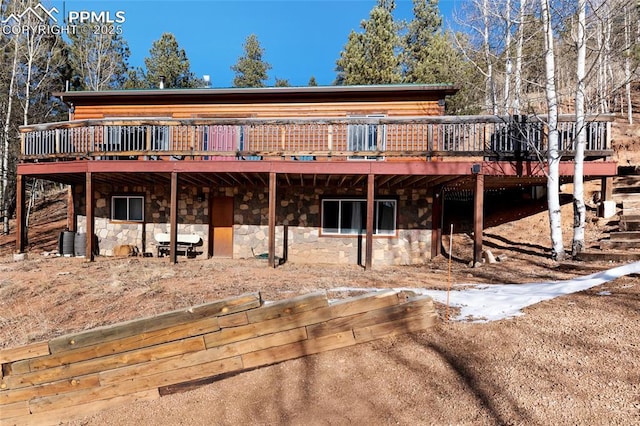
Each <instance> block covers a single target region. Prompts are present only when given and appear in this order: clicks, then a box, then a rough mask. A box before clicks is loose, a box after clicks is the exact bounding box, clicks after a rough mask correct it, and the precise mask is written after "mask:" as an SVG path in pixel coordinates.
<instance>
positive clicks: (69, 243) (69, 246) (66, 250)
mask: <svg viewBox="0 0 640 426" xmlns="http://www.w3.org/2000/svg"><path fill="white" fill-rule="evenodd" d="M75 237H76V233H75V232H72V231H64V232H62V233H61V234H60V239H61V240H62V241H61V243H60V249H61V250H60V254H61V255H62V256H73V246H74V244H75Z"/></svg>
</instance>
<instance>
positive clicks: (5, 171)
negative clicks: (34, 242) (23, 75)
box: [0, 39, 18, 234]
mask: <svg viewBox="0 0 640 426" xmlns="http://www.w3.org/2000/svg"><path fill="white" fill-rule="evenodd" d="M12 42H13V64H12V66H11V77H10V79H9V93H8V94H7V110H6V111H5V114H6V118H5V122H4V128H3V131H2V142H3V144H2V145H3V146H2V188H0V189H1V191H2V194H0V198H1V200H2V212H3V221H2V222H3V223H2V232H3V233H4V234H8V233H9V194H8V193H7V192H8V189H9V154H10V153H9V141H10V140H11V115H12V113H13V98H14V96H15V89H14V86H15V81H16V73H17V69H18V41H17V40H16V39H14V40H12Z"/></svg>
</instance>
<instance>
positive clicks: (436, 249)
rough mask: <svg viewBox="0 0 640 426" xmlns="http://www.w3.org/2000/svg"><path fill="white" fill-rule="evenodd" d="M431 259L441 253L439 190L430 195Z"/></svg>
mask: <svg viewBox="0 0 640 426" xmlns="http://www.w3.org/2000/svg"><path fill="white" fill-rule="evenodd" d="M431 199H432V201H431V259H435V258H436V257H438V256H440V254H441V253H442V251H441V249H442V203H443V199H442V194H441V192H440V189H439V188H433V191H432V193H431Z"/></svg>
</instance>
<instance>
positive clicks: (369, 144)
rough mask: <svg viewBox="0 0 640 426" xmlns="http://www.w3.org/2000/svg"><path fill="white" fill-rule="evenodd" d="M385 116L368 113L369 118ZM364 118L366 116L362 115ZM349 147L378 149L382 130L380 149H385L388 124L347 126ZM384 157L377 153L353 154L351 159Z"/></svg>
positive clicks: (351, 148)
mask: <svg viewBox="0 0 640 426" xmlns="http://www.w3.org/2000/svg"><path fill="white" fill-rule="evenodd" d="M374 117H378V118H379V117H384V116H383V115H368V116H367V118H374ZM360 118H364V117H360ZM347 130H348V136H347V149H348V150H349V151H377V150H378V132H379V131H380V130H381V131H382V134H381V135H380V137H381V140H382V144H381V146H380V150H382V151H384V149H385V145H386V136H387V135H386V133H387V128H386V126H384V125H383V126H379V125H377V124H349V125H348V126H347ZM382 158H383V157H378V156H375V155H371V156H369V155H367V156H361V155H352V156H350V157H349V159H350V160H379V159H382Z"/></svg>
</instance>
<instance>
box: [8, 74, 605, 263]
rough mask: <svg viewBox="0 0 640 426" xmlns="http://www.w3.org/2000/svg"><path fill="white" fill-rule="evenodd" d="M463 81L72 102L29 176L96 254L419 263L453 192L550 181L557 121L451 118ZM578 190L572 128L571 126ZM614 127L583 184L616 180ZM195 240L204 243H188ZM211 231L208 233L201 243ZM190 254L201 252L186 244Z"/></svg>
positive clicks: (478, 200)
mask: <svg viewBox="0 0 640 426" xmlns="http://www.w3.org/2000/svg"><path fill="white" fill-rule="evenodd" d="M455 92H456V88H455V87H453V86H451V85H374V86H330V87H327V86H325V87H270V88H255V89H254V88H250V89H240V88H230V89H188V90H187V89H182V90H169V89H165V90H139V91H138V90H133V91H105V92H64V93H58V94H56V96H58V97H59V98H60V99H62V101H64V102H65V103H66V104H67V105H68V107H69V115H70V120H69V121H68V122H59V123H47V124H37V125H30V126H24V127H23V128H22V129H21V131H22V147H21V161H20V163H19V165H18V169H17V173H18V217H19V221H18V223H19V226H18V238H17V241H18V243H17V245H18V247H17V249H18V251H21V252H22V251H24V250H25V248H26V237H25V235H24V234H25V231H24V230H25V228H24V222H25V206H24V202H25V200H24V193H25V189H24V188H25V178H26V177H31V178H42V179H47V180H51V181H54V182H60V183H64V184H69V185H70V188H71V189H70V198H71V200H72V202H71V203H70V205H69V215H68V217H69V221H68V222H69V223H68V225H69V229H70V230H71V231H77V232H79V233H86V235H95V236H96V237H97V238H87V239H86V248H85V252H86V256H87V257H89V258H91V259H92V258H93V255H94V254H95V253H100V254H102V255H110V254H112V251H113V248H114V247H115V246H116V245H122V244H132V245H135V246H137V247H138V248H139V249H140V250H141V251H143V252H147V253H154V254H155V253H159V254H162V253H168V254H169V257H170V259H171V260H172V261H173V262H175V261H177V256H178V255H179V254H181V250H182V249H185V246H184V243H185V241H194V238H193V236H194V235H195V236H196V238H195V240H197V241H198V242H199V243H198V244H196V247H195V248H193V247H189V248H190V249H194V253H195V255H197V256H202V257H208V256H213V257H218V256H219V257H232V258H248V257H253V256H259V255H265V256H266V257H268V259H269V263H270V264H271V265H274V266H275V265H276V264H277V263H278V261H281V260H282V259H289V260H291V261H295V262H327V263H351V264H356V263H358V264H361V265H363V266H366V267H371V266H372V265H374V264H375V265H383V264H420V263H424V262H427V261H428V260H429V259H431V258H432V257H434V256H437V255H438V254H439V253H440V249H441V227H442V203H443V199H444V197H443V194H446V193H447V191H450V190H457V191H459V190H461V189H465V190H470V191H472V193H473V194H475V195H474V203H473V205H474V206H475V207H474V225H473V226H474V228H473V230H474V235H475V237H474V238H475V249H474V257H475V258H476V259H477V258H478V257H479V256H480V254H481V250H482V229H483V194H484V192H485V190H486V189H491V188H502V187H509V186H522V187H532V186H536V185H542V186H544V185H545V182H546V178H545V173H544V169H545V167H546V166H545V165H544V163H543V162H541V161H539V158H540V155H541V154H542V156H544V151H545V144H546V127H545V124H544V121H543V120H541V119H540V118H538V117H533V116H518V117H497V116H467V117H447V116H443V114H444V101H445V97H446V96H448V95H452V94H454V93H455ZM561 125H562V126H564V127H563V131H562V132H561V143H562V146H563V155H564V157H563V161H562V162H561V166H560V169H561V174H562V178H563V180H565V181H570V180H571V179H572V175H573V163H572V150H573V134H574V133H575V132H574V128H573V122H572V121H571V119H570V118H565V119H564V121H563V122H562V123H561ZM609 125H610V123H608V122H607V121H606V120H602V119H592V120H590V122H589V124H588V135H589V141H588V146H587V161H586V164H585V176H586V178H587V179H593V178H603V177H607V176H613V175H615V172H616V164H615V163H614V162H612V161H609V160H608V159H609V158H610V156H611V155H612V151H611V142H610V139H609V134H610V133H609ZM187 236H191V237H187ZM197 237H199V238H197ZM187 244H191V243H187Z"/></svg>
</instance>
